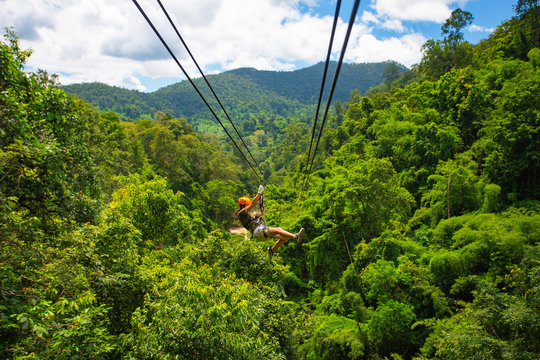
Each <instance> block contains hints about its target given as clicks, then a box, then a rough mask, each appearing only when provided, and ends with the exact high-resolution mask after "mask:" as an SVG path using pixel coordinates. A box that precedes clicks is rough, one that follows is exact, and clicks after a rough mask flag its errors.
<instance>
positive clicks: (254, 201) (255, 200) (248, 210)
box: [245, 185, 264, 212]
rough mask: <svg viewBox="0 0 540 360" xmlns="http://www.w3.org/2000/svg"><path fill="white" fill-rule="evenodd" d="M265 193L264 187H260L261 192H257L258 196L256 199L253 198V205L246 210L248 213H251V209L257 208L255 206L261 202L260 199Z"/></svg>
mask: <svg viewBox="0 0 540 360" xmlns="http://www.w3.org/2000/svg"><path fill="white" fill-rule="evenodd" d="M263 192H264V186H262V185H259V191H258V192H257V195H255V197H254V198H253V200H251V204H249V205H248V206H247V207H246V208H245V209H246V211H247V212H250V211H251V209H253V207H254V206H255V204H257V202H258V201H259V198H260V197H261V195H262V193H263Z"/></svg>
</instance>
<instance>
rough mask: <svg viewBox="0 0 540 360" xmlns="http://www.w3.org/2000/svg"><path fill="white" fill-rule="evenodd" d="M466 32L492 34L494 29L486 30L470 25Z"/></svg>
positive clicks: (485, 28)
mask: <svg viewBox="0 0 540 360" xmlns="http://www.w3.org/2000/svg"><path fill="white" fill-rule="evenodd" d="M467 30H468V31H470V32H484V33H492V32H494V31H495V28H487V27H483V26H479V25H475V24H472V25H471V26H468V27H467Z"/></svg>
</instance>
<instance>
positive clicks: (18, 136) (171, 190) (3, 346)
mask: <svg viewBox="0 0 540 360" xmlns="http://www.w3.org/2000/svg"><path fill="white" fill-rule="evenodd" d="M531 4H532V5H531ZM515 9H516V17H515V18H513V19H511V20H509V21H506V22H504V23H503V24H501V25H500V26H499V27H498V28H497V29H496V31H495V32H494V33H493V34H491V36H490V37H489V38H488V39H486V40H485V41H482V42H480V43H479V44H477V45H472V44H469V43H467V42H465V41H463V36H462V33H461V30H462V29H463V27H464V26H467V24H468V23H469V22H470V21H471V18H472V15H471V14H469V13H466V12H463V11H461V10H460V9H457V10H455V11H454V12H453V13H452V16H451V18H450V19H449V20H448V21H447V22H446V23H445V25H444V26H443V28H442V31H443V36H444V38H443V39H442V40H439V41H431V40H429V41H428V42H426V44H425V46H424V57H423V59H422V61H421V62H420V64H418V66H417V67H415V68H414V69H413V70H412V71H410V72H405V73H403V74H402V75H400V76H396V77H395V78H389V79H386V81H385V82H384V83H381V84H379V85H377V86H375V87H373V88H371V89H370V90H368V91H367V92H366V93H365V95H362V94H360V92H358V91H353V92H352V93H351V94H350V96H349V98H348V101H347V103H337V104H336V106H334V111H333V112H332V114H331V118H330V119H329V121H328V125H327V127H326V128H325V129H324V131H323V132H322V136H321V139H320V146H319V149H318V152H317V155H316V158H315V161H314V165H313V171H312V172H311V174H310V177H309V181H307V183H306V186H305V188H303V184H304V182H305V180H306V169H305V166H304V164H305V162H306V157H307V150H308V148H309V140H310V134H311V132H310V126H309V125H308V124H306V123H305V122H303V121H302V119H301V118H298V117H285V116H279V115H277V114H258V115H257V116H256V117H255V118H254V119H255V121H250V122H248V121H244V122H243V123H242V131H243V132H244V134H245V135H246V136H245V140H246V144H247V145H248V147H249V148H250V149H251V151H252V152H253V154H254V157H255V158H256V161H257V165H258V166H260V167H261V168H262V169H263V170H264V175H265V178H267V181H268V182H267V184H266V186H265V190H264V197H265V199H264V200H265V213H266V214H265V219H266V222H267V224H268V225H270V226H280V227H282V228H284V229H286V230H290V231H294V232H296V231H297V230H298V229H300V227H304V228H305V229H306V234H305V236H304V241H303V242H302V243H297V242H295V241H292V240H290V241H288V242H286V243H285V244H284V245H283V246H281V247H280V248H279V250H278V251H277V253H276V254H275V255H274V256H273V257H271V258H269V257H268V256H267V253H266V251H265V249H266V247H267V246H269V245H270V246H271V245H272V244H273V242H274V241H273V240H267V241H263V242H257V241H255V240H254V239H248V238H244V237H243V236H239V235H234V234H231V233H229V232H228V231H227V230H228V229H229V226H230V225H231V224H232V223H234V222H235V220H234V218H233V216H232V214H233V212H234V210H235V209H236V208H237V203H236V201H237V199H238V197H240V196H250V194H251V195H253V194H254V193H255V192H256V191H257V187H258V185H259V182H258V179H257V178H256V177H255V176H254V174H253V173H252V172H251V170H250V169H249V167H248V166H247V165H246V162H245V161H244V159H243V158H242V157H240V155H239V154H237V153H236V151H235V150H233V148H232V147H231V146H230V144H229V142H228V140H227V139H225V138H224V137H222V136H220V135H216V134H207V133H204V132H201V131H195V130H194V128H193V126H192V125H191V124H190V123H189V122H187V121H186V119H185V118H178V117H177V116H173V115H171V114H170V113H168V112H167V111H163V110H167V109H159V111H156V113H155V114H153V116H152V119H137V120H133V121H123V120H122V118H121V116H119V114H117V113H115V112H112V111H105V112H102V111H100V110H99V109H96V108H95V107H93V106H92V105H91V104H88V103H86V102H84V101H83V100H80V99H78V98H76V97H72V96H70V95H68V94H66V93H65V92H64V90H61V89H59V88H58V84H55V83H54V81H53V80H54V79H51V78H50V77H49V76H48V75H47V74H46V73H43V72H40V73H37V74H33V73H25V72H23V71H22V69H23V67H24V64H25V61H26V60H27V58H28V56H30V52H29V51H26V50H24V49H20V48H19V44H18V41H17V38H16V36H15V35H14V34H13V33H11V32H8V33H7V34H6V36H5V37H4V40H3V41H1V42H0V300H1V301H0V320H1V321H0V339H1V340H2V341H1V342H0V358H6V359H302V360H303V359H366V360H371V359H381V360H382V359H394V360H397V359H415V360H424V359H437V360H439V359H440V360H443V359H444V360H446V359H451V360H461V359H512V360H514V359H515V360H518V359H520V360H521V359H523V360H525V359H538V358H539V357H540V338H539V337H538V334H539V333H540V308H539V306H538V305H539V304H540V174H539V168H540V136H539V135H540V134H539V132H540V126H539V123H540V48H539V47H538V40H539V39H538V36H539V34H540V32H539V31H538V24H539V22H538V15H539V7H538V6H537V5H536V3H534V2H524V1H518V5H517V6H516V7H515ZM249 72H250V70H241V71H240V73H243V76H244V77H245V78H246V79H245V80H243V81H242V83H241V84H243V85H240V84H239V85H238V86H246V87H249V86H252V85H253V84H254V82H251V81H248V80H247V78H248V77H249V75H248V74H249ZM229 75H231V74H229ZM231 76H232V75H231ZM235 76H236V75H235ZM178 86H180V85H178ZM302 96H306V97H307V96H308V95H305V94H304V95H302ZM299 99H300V98H299ZM297 101H300V100H297Z"/></svg>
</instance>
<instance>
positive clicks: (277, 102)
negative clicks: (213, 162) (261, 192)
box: [63, 62, 406, 132]
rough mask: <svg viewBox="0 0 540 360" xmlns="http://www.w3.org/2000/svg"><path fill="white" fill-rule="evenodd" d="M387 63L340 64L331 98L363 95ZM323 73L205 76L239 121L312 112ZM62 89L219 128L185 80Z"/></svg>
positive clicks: (138, 113)
mask: <svg viewBox="0 0 540 360" xmlns="http://www.w3.org/2000/svg"><path fill="white" fill-rule="evenodd" d="M389 64H391V63H390V62H382V63H371V64H344V65H343V66H342V69H341V72H340V77H339V80H338V86H337V87H336V92H335V94H334V99H335V100H339V101H341V102H345V101H347V100H348V99H349V95H350V93H351V91H352V90H354V89H358V90H359V91H360V92H361V93H365V92H366V91H367V90H368V89H369V88H370V87H372V86H375V85H378V84H379V83H381V82H382V81H383V80H384V78H383V72H384V70H385V68H386V67H387V66H388V65H389ZM335 68H336V63H335V62H334V63H331V64H330V66H329V70H328V79H329V80H328V82H331V79H332V78H333V76H334V72H335ZM397 68H398V70H399V71H400V72H403V71H406V68H405V67H403V66H397ZM323 70H324V63H319V64H317V65H314V66H311V67H308V68H305V69H301V70H296V71H290V72H276V71H259V70H255V69H251V68H243V69H237V70H232V71H227V72H225V73H222V74H218V75H209V76H207V78H208V81H209V82H210V84H211V85H212V87H213V88H214V90H215V91H216V93H217V94H218V96H219V97H220V100H221V102H222V103H223V105H224V106H225V107H226V109H227V112H228V113H229V115H230V116H231V118H233V119H234V120H236V121H240V122H242V121H244V120H249V119H250V117H251V116H253V115H260V114H264V115H267V114H272V115H278V116H283V117H289V116H297V115H299V114H302V113H303V112H304V113H305V112H306V111H308V110H307V109H310V108H311V111H310V113H313V110H312V109H313V106H314V105H316V104H317V99H318V96H319V91H320V83H321V79H322V74H323ZM194 82H195V84H196V85H197V87H198V88H199V89H200V90H201V92H202V93H203V94H204V95H205V97H206V98H207V99H208V100H209V102H210V104H211V105H212V106H213V108H214V109H215V111H218V110H219V104H217V102H216V101H215V100H214V99H213V97H212V94H211V92H210V90H209V89H208V88H207V86H206V84H205V82H204V80H203V79H202V78H198V79H194ZM63 88H64V89H65V90H66V91H67V92H68V93H72V94H75V95H77V96H78V97H80V98H82V99H84V100H85V101H87V102H89V103H92V104H94V105H96V106H97V107H99V108H100V109H101V110H103V111H114V112H116V113H118V114H120V115H121V116H124V117H129V118H131V119H138V118H141V117H144V116H146V117H147V118H151V117H152V116H153V114H154V113H155V112H156V111H165V112H167V113H169V114H171V115H172V116H174V117H181V118H186V119H187V120H188V122H189V123H191V124H192V125H194V126H195V128H196V129H197V130H206V131H207V132H208V131H209V130H211V129H212V128H215V129H218V128H219V125H218V124H217V123H216V122H215V119H213V116H212V114H211V113H210V111H209V110H208V109H207V107H206V105H205V104H204V103H203V101H202V100H201V99H200V97H199V95H198V94H197V93H196V92H195V91H194V90H193V87H192V86H191V84H190V83H189V81H187V80H186V81H182V82H180V83H177V84H174V85H170V86H167V87H164V88H162V89H159V90H157V91H155V92H153V93H148V94H147V93H141V92H138V91H135V90H127V89H121V88H118V87H113V86H108V85H104V84H99V83H92V84H73V85H67V86H64V87H63ZM327 91H328V90H327ZM203 124H205V125H206V126H205V125H203Z"/></svg>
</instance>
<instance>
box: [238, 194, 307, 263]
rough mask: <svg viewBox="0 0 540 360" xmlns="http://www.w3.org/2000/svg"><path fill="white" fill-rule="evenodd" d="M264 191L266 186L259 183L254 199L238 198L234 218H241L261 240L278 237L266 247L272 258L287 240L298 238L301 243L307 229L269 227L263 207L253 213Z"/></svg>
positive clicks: (244, 225) (243, 224)
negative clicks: (293, 232)
mask: <svg viewBox="0 0 540 360" xmlns="http://www.w3.org/2000/svg"><path fill="white" fill-rule="evenodd" d="M263 192H264V186H262V185H259V191H258V192H257V195H255V197H254V198H253V200H250V199H249V198H248V197H245V196H243V197H241V198H240V199H238V206H239V209H237V210H236V211H235V212H234V218H235V219H239V220H240V222H241V223H242V226H243V227H245V228H246V229H247V230H249V232H251V234H252V236H253V237H254V238H255V239H257V240H259V241H264V240H266V239H269V238H273V239H277V241H276V243H275V244H274V246H269V247H268V248H267V249H266V250H267V251H268V256H269V257H270V258H272V256H274V254H275V252H276V251H277V249H278V248H279V247H280V246H281V245H283V244H284V243H285V242H286V241H287V240H291V239H296V241H297V242H298V243H301V242H302V237H303V236H304V232H305V230H304V228H301V229H300V231H298V232H297V233H296V234H292V233H290V232H288V231H285V230H283V229H282V228H280V227H269V226H267V225H266V223H265V222H264V219H263V218H262V217H263V215H264V209H261V210H262V212H259V213H256V214H254V213H251V210H253V208H254V207H255V204H257V201H258V200H259V199H261V197H262V194H263ZM261 205H262V204H261V203H260V202H259V207H262V206H261Z"/></svg>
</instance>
